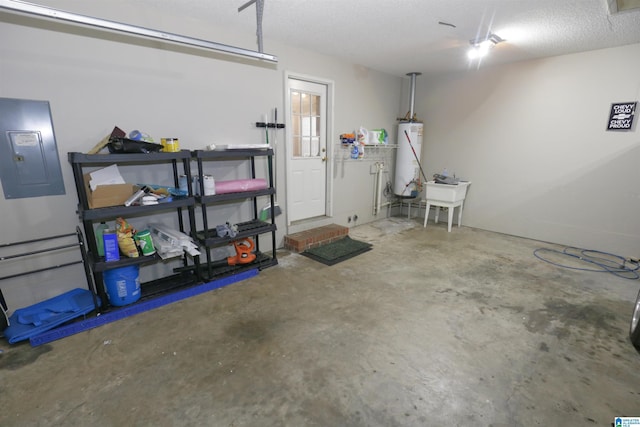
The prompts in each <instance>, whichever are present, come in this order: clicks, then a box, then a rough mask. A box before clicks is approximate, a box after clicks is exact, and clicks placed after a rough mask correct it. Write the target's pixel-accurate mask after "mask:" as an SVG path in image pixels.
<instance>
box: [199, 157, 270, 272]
mask: <svg viewBox="0 0 640 427" xmlns="http://www.w3.org/2000/svg"><path fill="white" fill-rule="evenodd" d="M192 155H193V157H194V158H195V159H196V161H197V164H198V184H199V187H200V191H199V194H200V195H196V196H195V199H196V203H198V204H200V206H201V208H202V224H203V230H199V231H197V232H196V233H195V236H193V237H195V238H196V239H197V240H198V241H199V242H200V244H201V245H202V246H204V248H205V252H206V258H207V261H206V264H205V263H202V264H200V274H202V275H204V276H205V277H207V278H208V279H213V278H215V277H218V276H221V275H229V274H234V273H236V272H239V271H244V270H247V269H251V268H258V269H260V270H261V269H264V268H267V267H271V266H274V265H277V264H278V259H277V257H276V229H277V228H276V224H275V218H274V216H273V215H270V219H269V221H268V222H267V221H261V220H260V219H259V215H258V199H257V198H258V197H261V196H269V199H270V202H271V206H274V203H275V199H274V195H275V192H276V189H275V188H274V187H273V149H271V148H264V149H263V148H259V149H230V150H212V151H208V150H196V151H193V152H192ZM260 157H266V159H267V166H268V167H267V188H265V189H261V190H256V191H243V192H238V193H226V194H216V195H204V194H205V191H204V162H224V161H228V160H247V161H248V162H249V166H250V171H249V175H250V178H251V179H255V178H256V167H255V160H256V158H260ZM246 200H251V202H252V210H253V218H252V219H250V220H249V221H246V222H241V223H238V224H235V225H236V227H237V229H238V233H237V235H236V236H234V237H233V238H231V237H228V236H225V237H220V236H218V235H217V232H216V229H215V227H214V228H210V227H209V213H208V208H211V207H214V206H215V205H216V204H220V203H230V202H234V201H236V202H242V201H246ZM265 234H270V236H271V245H272V246H271V247H272V253H271V254H270V255H269V254H267V253H263V252H261V251H260V236H261V235H265ZM243 238H253V240H254V241H255V246H256V247H255V254H256V259H255V261H253V262H251V263H247V264H241V265H235V266H218V265H215V263H213V262H212V259H211V249H212V248H214V247H218V246H224V245H229V244H231V243H233V242H234V241H236V240H240V239H243Z"/></svg>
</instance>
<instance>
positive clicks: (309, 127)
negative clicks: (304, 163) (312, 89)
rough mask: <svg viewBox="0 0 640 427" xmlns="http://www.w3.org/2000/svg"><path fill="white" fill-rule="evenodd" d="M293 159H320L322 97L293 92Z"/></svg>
mask: <svg viewBox="0 0 640 427" xmlns="http://www.w3.org/2000/svg"><path fill="white" fill-rule="evenodd" d="M291 123H292V129H291V136H292V142H293V144H292V145H293V157H320V96H318V95H314V94H312V93H307V92H301V91H296V90H294V91H291Z"/></svg>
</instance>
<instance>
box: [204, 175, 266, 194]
mask: <svg viewBox="0 0 640 427" xmlns="http://www.w3.org/2000/svg"><path fill="white" fill-rule="evenodd" d="M265 188H267V180H266V179H263V178H256V179H234V180H231V181H216V194H226V193H240V192H242V191H256V190H263V189H265Z"/></svg>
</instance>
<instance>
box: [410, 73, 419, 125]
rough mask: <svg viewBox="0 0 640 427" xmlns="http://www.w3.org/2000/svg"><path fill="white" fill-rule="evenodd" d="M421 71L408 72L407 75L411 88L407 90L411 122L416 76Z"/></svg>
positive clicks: (414, 100)
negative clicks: (409, 78)
mask: <svg viewBox="0 0 640 427" xmlns="http://www.w3.org/2000/svg"><path fill="white" fill-rule="evenodd" d="M421 74H422V73H415V72H414V73H408V74H407V76H410V77H411V89H410V91H409V121H410V122H413V121H414V120H413V109H414V107H415V104H416V76H419V75H421Z"/></svg>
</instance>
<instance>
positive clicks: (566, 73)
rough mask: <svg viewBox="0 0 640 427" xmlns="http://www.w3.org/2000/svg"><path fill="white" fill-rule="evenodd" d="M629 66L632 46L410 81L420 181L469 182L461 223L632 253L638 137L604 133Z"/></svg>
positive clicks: (639, 87) (630, 81) (633, 73)
mask: <svg viewBox="0 0 640 427" xmlns="http://www.w3.org/2000/svg"><path fill="white" fill-rule="evenodd" d="M639 69H640V44H635V45H630V46H625V47H620V48H614V49H604V50H597V51H591V52H586V53H579V54H574V55H566V56H561V57H554V58H548V59H542V60H537V61H529V62H522V63H517V64H513V65H507V66H501V67H495V68H490V69H489V68H487V69H482V68H481V69H480V70H471V71H467V72H464V73H457V74H452V75H446V76H435V77H433V76H432V77H426V78H422V79H419V80H418V88H417V92H418V95H417V100H416V105H417V106H416V110H417V111H418V112H419V113H420V114H421V116H422V117H424V118H425V137H424V143H423V149H422V150H423V151H422V160H423V162H424V166H425V169H426V172H427V176H431V175H433V174H434V173H436V172H439V171H441V170H442V169H443V168H447V169H448V171H449V172H455V173H456V174H457V175H458V176H459V177H462V178H466V179H469V180H471V181H472V182H473V183H472V185H471V187H470V188H469V193H468V198H467V201H466V203H465V212H464V223H465V225H468V226H471V227H477V228H481V229H486V230H492V231H497V232H501V233H507V234H513V235H517V236H524V237H530V238H534V239H539V240H542V241H550V242H557V243H560V244H565V245H575V246H579V247H585V248H590V249H597V250H602V251H608V252H614V253H616V254H620V255H623V256H634V257H637V256H639V255H640V221H639V219H638V213H639V212H640V189H639V188H640V187H639V186H638V183H639V182H640V168H639V167H638V159H640V133H639V132H638V130H637V129H638V127H637V126H635V129H634V130H633V131H631V132H610V131H606V130H605V129H606V125H607V121H608V115H609V110H610V107H611V104H612V103H615V102H626V101H638V100H639V98H640V74H639V73H638V71H637V70H639ZM637 121H638V117H636V122H637Z"/></svg>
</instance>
